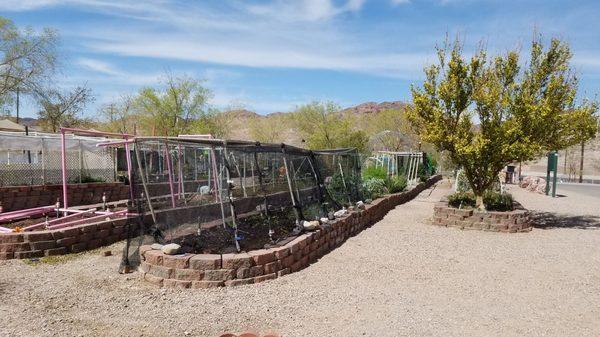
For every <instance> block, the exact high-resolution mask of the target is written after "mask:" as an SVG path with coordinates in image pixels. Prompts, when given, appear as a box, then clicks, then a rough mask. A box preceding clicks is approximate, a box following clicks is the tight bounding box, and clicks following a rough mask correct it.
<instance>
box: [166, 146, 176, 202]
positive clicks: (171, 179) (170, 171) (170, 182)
mask: <svg viewBox="0 0 600 337" xmlns="http://www.w3.org/2000/svg"><path fill="white" fill-rule="evenodd" d="M168 147H169V145H168V143H167V142H165V157H166V159H167V170H168V171H169V189H170V190H171V205H172V206H173V208H175V207H176V206H175V192H174V191H173V172H172V167H171V155H170V154H169V149H168Z"/></svg>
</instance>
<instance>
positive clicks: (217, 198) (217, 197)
mask: <svg viewBox="0 0 600 337" xmlns="http://www.w3.org/2000/svg"><path fill="white" fill-rule="evenodd" d="M210 153H211V157H212V160H211V162H212V167H213V185H214V188H215V202H219V201H220V198H221V193H220V192H219V183H218V179H217V158H216V151H215V148H214V147H213V148H212V149H211V150H210Z"/></svg>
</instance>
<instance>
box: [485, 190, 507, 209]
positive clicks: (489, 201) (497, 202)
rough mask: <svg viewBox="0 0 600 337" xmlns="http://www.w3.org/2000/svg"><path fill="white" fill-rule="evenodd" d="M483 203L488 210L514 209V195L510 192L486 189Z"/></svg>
mask: <svg viewBox="0 0 600 337" xmlns="http://www.w3.org/2000/svg"><path fill="white" fill-rule="evenodd" d="M483 203H484V205H485V209H486V210H488V211H501V212H504V211H512V210H513V197H512V195H510V194H508V193H498V192H494V191H486V192H485V193H484V194H483Z"/></svg>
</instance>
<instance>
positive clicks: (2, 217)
mask: <svg viewBox="0 0 600 337" xmlns="http://www.w3.org/2000/svg"><path fill="white" fill-rule="evenodd" d="M55 209H56V208H55V206H44V207H36V208H29V209H22V210H19V211H13V212H8V213H2V214H0V223H1V222H5V221H11V220H16V219H19V218H24V217H29V216H34V215H42V214H44V213H50V212H52V211H54V210H55Z"/></svg>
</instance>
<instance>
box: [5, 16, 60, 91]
mask: <svg viewBox="0 0 600 337" xmlns="http://www.w3.org/2000/svg"><path fill="white" fill-rule="evenodd" d="M57 44H58V35H57V33H56V31H54V30H52V29H49V28H46V29H44V30H43V31H42V32H41V33H37V32H35V31H34V30H33V29H31V28H27V29H23V30H20V29H18V28H17V27H16V26H15V25H14V24H13V23H12V21H10V20H8V19H5V18H3V17H0V102H2V101H8V100H9V99H8V98H7V97H6V96H10V95H12V94H14V93H15V92H16V91H17V89H19V90H21V91H23V92H34V91H36V90H38V89H39V88H40V87H42V84H43V83H45V82H46V81H47V80H48V79H49V78H50V76H51V75H52V74H53V73H54V70H55V69H56V63H57V56H56V46H57Z"/></svg>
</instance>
